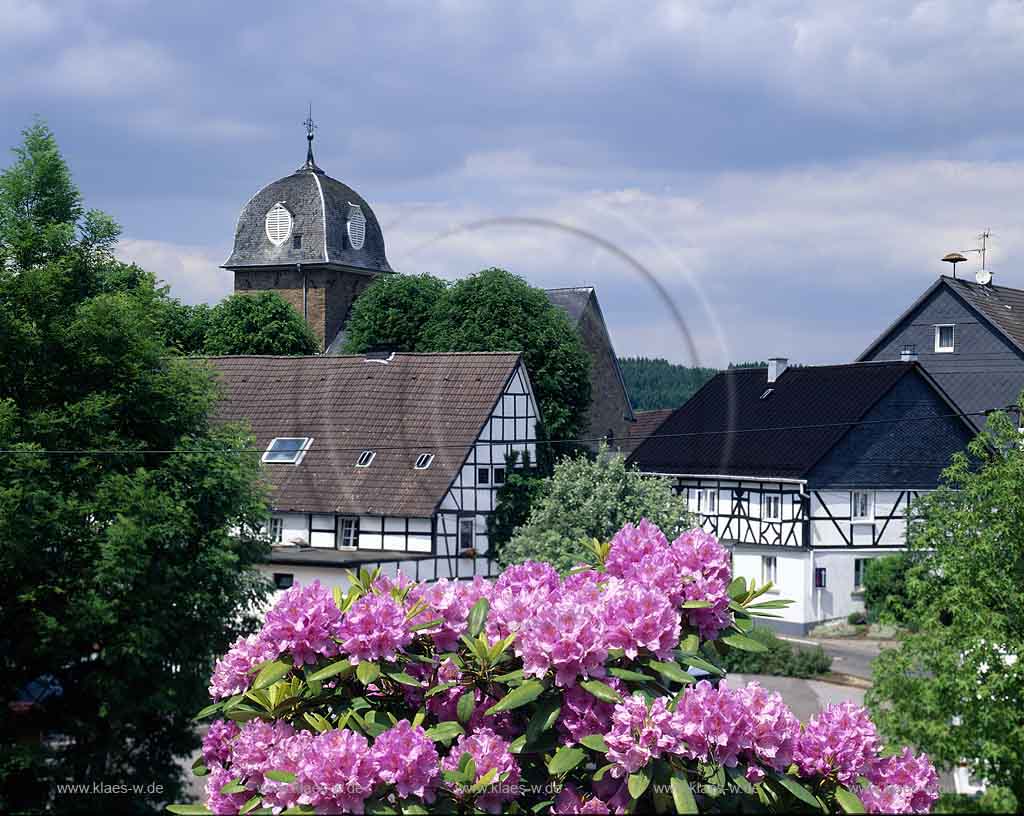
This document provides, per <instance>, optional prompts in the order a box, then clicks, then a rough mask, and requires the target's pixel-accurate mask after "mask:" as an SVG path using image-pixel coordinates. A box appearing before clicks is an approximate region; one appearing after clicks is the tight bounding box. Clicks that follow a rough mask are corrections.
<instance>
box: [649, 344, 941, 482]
mask: <svg viewBox="0 0 1024 816" xmlns="http://www.w3.org/2000/svg"><path fill="white" fill-rule="evenodd" d="M915 369H917V370H918V371H921V373H922V375H923V376H925V377H926V378H927V375H926V374H924V371H923V369H921V368H920V366H919V364H917V363H904V362H877V363H875V362H873V363H852V364H846V365H834V366H807V367H799V368H788V369H786V370H785V371H784V372H783V373H782V375H781V376H780V377H779V378H778V380H777V381H776V382H775V383H772V384H771V386H769V384H768V370H767V369H765V368H743V369H730V370H727V371H721V372H719V373H718V374H717V375H715V376H714V377H713V378H712V379H711V380H709V381H708V382H707V383H705V385H704V386H703V387H702V388H701V389H700V390H699V391H698V392H697V393H696V394H694V395H693V396H692V397H691V398H690V399H689V401H688V402H686V404H685V405H683V406H682V407H681V408H679V409H677V410H676V411H675V412H674V413H673V414H672V416H670V417H669V418H668V419H667V420H666V421H665V422H664V423H663V424H662V425H661V426H660V427H659V428H658V434H657V436H656V437H654V438H648V439H647V440H646V441H645V442H643V443H642V444H641V445H640V446H639V447H638V448H637V449H636V450H635V451H634V452H633V454H632V456H630V458H629V461H630V462H631V463H635V464H637V465H638V466H639V467H640V469H641V470H645V471H651V472H656V473H685V474H694V475H702V474H709V475H710V474H720V475H732V476H760V477H766V478H767V477H776V478H792V479H798V478H802V477H803V476H804V475H805V474H806V473H807V472H808V471H809V470H810V469H811V468H812V467H813V466H814V465H815V463H817V462H818V461H819V460H820V459H821V457H822V456H824V455H825V454H826V453H827V452H828V451H829V450H830V449H831V448H832V447H833V446H834V445H835V444H836V443H837V442H838V441H839V440H840V439H841V438H842V437H843V436H844V434H846V432H847V431H848V430H849V429H850V428H851V427H852V425H853V424H854V423H855V422H857V420H859V419H860V418H861V417H863V416H864V415H865V414H866V413H867V412H868V410H870V409H871V407H872V406H874V405H875V403H877V402H878V400H879V399H881V398H882V396H883V395H885V393H886V392H888V391H889V389H891V388H892V387H893V386H894V385H895V384H896V382H897V381H899V380H900V378H902V377H904V376H905V375H906V374H908V373H909V372H910V371H912V370H915ZM769 387H771V388H772V389H773V391H772V393H771V394H769V395H768V396H767V397H766V398H764V399H762V398H761V396H762V394H764V392H765V391H766V390H767V389H768V388H769ZM808 426H810V427H808Z"/></svg>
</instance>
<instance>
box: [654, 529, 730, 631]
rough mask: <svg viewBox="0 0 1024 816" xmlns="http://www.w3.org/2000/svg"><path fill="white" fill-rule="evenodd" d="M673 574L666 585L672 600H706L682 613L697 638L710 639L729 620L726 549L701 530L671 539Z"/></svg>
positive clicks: (728, 578)
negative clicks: (674, 566) (697, 632)
mask: <svg viewBox="0 0 1024 816" xmlns="http://www.w3.org/2000/svg"><path fill="white" fill-rule="evenodd" d="M670 553H671V555H672V560H673V561H674V562H675V565H676V569H677V577H676V580H675V582H674V586H670V587H668V590H669V592H670V596H671V597H672V599H673V601H675V602H676V603H679V604H682V603H685V602H686V601H706V602H707V603H709V604H711V606H709V607H706V608H703V609H687V610H684V614H685V615H686V616H687V619H688V621H689V623H690V625H691V626H695V627H697V629H698V631H699V632H700V635H701V637H703V638H707V639H709V640H710V639H713V638H715V637H716V636H717V634H718V632H720V631H721V630H722V629H725V628H726V627H727V626H729V624H730V623H731V622H732V614H731V613H730V612H729V583H730V582H731V581H732V570H731V569H730V567H729V552H728V550H726V549H725V547H723V546H722V545H721V544H719V543H718V541H717V540H716V539H715V537H714V536H712V535H710V534H708V533H705V532H704V531H703V530H689V531H687V532H685V533H683V534H682V535H681V536H679V538H677V539H676V540H675V541H673V542H672V546H671V548H670Z"/></svg>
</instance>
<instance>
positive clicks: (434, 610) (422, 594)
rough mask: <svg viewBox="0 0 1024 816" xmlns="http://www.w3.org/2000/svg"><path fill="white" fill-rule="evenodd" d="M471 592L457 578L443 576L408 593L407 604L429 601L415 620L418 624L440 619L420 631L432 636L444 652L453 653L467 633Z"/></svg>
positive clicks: (414, 622)
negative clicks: (460, 637)
mask: <svg viewBox="0 0 1024 816" xmlns="http://www.w3.org/2000/svg"><path fill="white" fill-rule="evenodd" d="M467 598H468V595H467V594H466V593H465V592H461V591H460V590H459V587H458V582H457V581H449V580H448V579H447V578H441V579H440V580H438V581H434V582H433V583H430V584H419V585H418V586H416V587H415V588H414V589H413V590H411V591H410V592H409V595H408V596H407V598H406V603H407V604H409V605H412V604H413V603H416V602H418V601H419V602H423V603H425V604H427V608H426V609H424V610H423V611H422V612H420V613H419V614H418V615H417V616H416V617H415V618H413V620H412V625H413V626H416V625H419V624H422V623H427V622H428V621H433V620H439V621H440V623H438V624H437V625H436V626H431V627H428V628H426V629H421V630H419V631H420V633H422V634H425V635H430V637H431V638H432V639H433V641H434V645H435V646H437V648H438V649H439V650H441V651H442V652H450V651H452V650H454V649H455V648H456V647H457V646H458V644H459V636H460V635H463V634H465V632H466V628H467V626H468V623H467V618H468V616H469V610H470V607H469V606H468V605H467V604H466V601H467Z"/></svg>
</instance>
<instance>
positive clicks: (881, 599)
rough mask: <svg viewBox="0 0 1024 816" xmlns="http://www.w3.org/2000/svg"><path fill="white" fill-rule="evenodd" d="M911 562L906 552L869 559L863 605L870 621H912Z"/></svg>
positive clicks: (899, 622) (894, 622) (895, 622)
mask: <svg viewBox="0 0 1024 816" xmlns="http://www.w3.org/2000/svg"><path fill="white" fill-rule="evenodd" d="M912 563H913V561H912V559H911V556H910V555H908V554H907V553H896V554H895V555H887V556H885V557H884V558H872V559H871V560H870V561H868V564H867V572H866V573H865V576H864V606H865V608H866V609H867V613H868V620H870V621H871V622H872V623H874V622H875V621H881V622H882V623H893V624H897V625H900V626H903V625H906V624H908V623H913V617H912V616H911V614H910V613H911V610H912V609H913V600H912V598H911V597H910V594H909V592H908V591H907V573H908V572H909V570H910V567H911V565H912Z"/></svg>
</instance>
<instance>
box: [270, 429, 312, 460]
mask: <svg viewBox="0 0 1024 816" xmlns="http://www.w3.org/2000/svg"><path fill="white" fill-rule="evenodd" d="M312 444H313V439H312V437H308V436H278V437H275V438H274V439H271V440H270V444H269V445H267V450H266V451H265V452H264V454H263V461H264V462H269V463H270V464H273V465H297V464H299V462H301V461H302V457H304V456H305V455H306V451H307V450H309V446H310V445H312Z"/></svg>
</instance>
